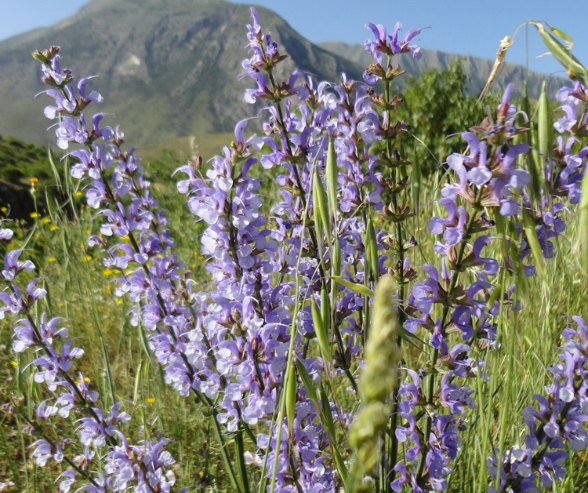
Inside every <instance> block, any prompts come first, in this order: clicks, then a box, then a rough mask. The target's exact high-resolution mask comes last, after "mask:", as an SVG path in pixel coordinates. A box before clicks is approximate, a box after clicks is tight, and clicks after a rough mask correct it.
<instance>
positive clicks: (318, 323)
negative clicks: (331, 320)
mask: <svg viewBox="0 0 588 493" xmlns="http://www.w3.org/2000/svg"><path fill="white" fill-rule="evenodd" d="M310 310H311V312H312V321H313V323H314V331H315V332H316V339H317V341H318V344H319V349H320V351H321V355H322V357H323V360H324V361H325V365H328V364H329V363H330V361H331V351H330V348H329V334H328V333H327V327H325V324H324V323H323V315H322V313H321V312H320V310H319V308H318V306H317V304H316V302H315V301H314V298H313V299H311V300H310Z"/></svg>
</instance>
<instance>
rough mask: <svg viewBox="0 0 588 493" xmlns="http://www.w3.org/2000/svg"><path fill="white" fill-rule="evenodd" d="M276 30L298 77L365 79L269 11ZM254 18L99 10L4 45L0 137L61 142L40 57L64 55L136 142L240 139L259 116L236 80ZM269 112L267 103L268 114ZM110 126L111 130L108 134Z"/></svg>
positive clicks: (229, 12)
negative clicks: (239, 131) (216, 136)
mask: <svg viewBox="0 0 588 493" xmlns="http://www.w3.org/2000/svg"><path fill="white" fill-rule="evenodd" d="M258 14H259V18H260V22H261V24H262V26H264V28H265V29H271V31H272V34H273V36H274V38H275V39H276V41H278V43H279V44H280V47H281V52H282V53H284V52H285V53H287V54H288V55H289V58H288V59H286V60H285V61H284V62H283V63H281V64H280V65H279V66H278V70H277V72H278V77H282V78H283V77H286V80H287V76H286V74H289V73H290V72H291V71H292V70H293V69H294V67H298V68H300V69H303V70H307V71H309V72H312V73H314V74H315V75H317V77H318V78H319V79H321V80H324V79H327V80H333V79H335V78H336V77H337V74H340V73H341V72H342V71H346V72H347V73H348V74H349V75H350V76H351V77H354V78H358V77H361V68H360V67H359V66H356V65H355V64H354V63H353V62H350V61H349V60H347V59H345V58H342V57H341V56H339V55H336V54H333V53H331V52H328V51H326V50H324V49H323V48H320V47H318V46H316V45H314V44H313V43H311V42H310V41H308V40H306V39H304V38H303V37H302V36H300V35H299V34H298V33H296V32H295V31H294V30H293V29H292V27H290V25H288V23H287V22H286V21H285V20H284V19H282V18H281V17H279V16H278V15H276V14H275V13H273V12H272V11H270V10H268V9H265V8H262V7H260V8H258ZM250 22H251V19H250V13H249V8H248V7H247V6H245V5H236V4H232V3H229V2H226V1H224V0H93V1H91V2H90V3H88V4H87V5H86V6H84V7H83V8H82V9H80V10H79V11H78V12H77V13H76V14H75V15H74V16H72V17H70V18H68V19H65V20H63V21H61V22H60V23H58V24H56V25H54V26H51V27H48V28H42V29H36V30H34V31H31V32H28V33H25V34H22V35H18V36H15V37H13V38H10V39H7V40H5V41H2V42H0V66H1V67H2V70H1V71H0V115H2V117H1V118H0V135H5V136H8V135H10V136H13V137H16V138H19V139H21V140H24V141H27V142H35V143H45V142H49V141H52V140H53V132H52V131H50V132H49V133H47V132H46V127H47V126H49V125H50V124H51V123H52V122H49V120H47V119H45V117H44V116H43V107H44V106H45V105H46V104H48V103H49V102H50V101H52V100H51V99H50V98H48V97H47V96H44V95H41V96H39V97H38V98H37V99H36V100H33V96H34V94H36V93H38V92H39V91H42V90H43V89H45V88H44V87H43V85H42V84H41V83H40V81H39V76H40V70H39V64H38V63H37V62H35V61H34V60H33V59H32V57H31V53H32V52H33V51H34V50H37V49H40V50H42V49H45V48H47V47H48V46H49V45H58V46H61V60H62V64H63V66H65V67H67V68H70V69H72V70H73V72H74V75H75V76H76V77H78V78H79V77H82V76H88V75H95V74H99V78H97V79H94V80H92V81H91V83H90V84H89V86H88V87H90V86H91V88H92V89H96V90H98V91H99V92H100V93H101V94H102V95H103V96H104V98H105V102H104V103H103V104H102V106H101V107H100V111H103V112H105V113H115V114H116V119H114V120H112V123H115V122H117V123H120V124H121V128H122V129H123V131H124V132H125V134H126V136H127V138H128V140H129V142H132V143H133V144H138V145H145V144H154V143H157V142H162V141H167V140H170V139H174V138H178V137H183V136H188V135H192V134H195V133H198V134H202V133H213V132H223V131H231V130H232V129H233V126H234V125H235V123H236V122H237V121H238V120H240V119H242V118H245V117H249V116H252V115H253V114H255V108H252V107H251V105H248V104H246V103H245V102H244V100H243V92H244V89H245V88H246V87H251V86H254V84H253V83H252V81H251V80H241V81H239V80H238V79H237V76H238V75H239V74H240V73H242V72H243V69H242V67H241V60H242V59H243V58H245V57H246V56H247V50H246V48H245V45H246V42H247V39H246V33H247V29H246V25H247V24H248V23H250ZM262 106H263V104H261V103H260V105H259V107H260V108H261V107H262ZM109 123H110V122H107V123H106V124H109Z"/></svg>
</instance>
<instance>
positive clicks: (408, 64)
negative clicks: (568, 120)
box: [319, 41, 565, 98]
mask: <svg viewBox="0 0 588 493" xmlns="http://www.w3.org/2000/svg"><path fill="white" fill-rule="evenodd" d="M319 46H320V47H321V48H324V49H325V50H328V51H330V52H332V53H336V54H338V55H341V56H342V57H345V58H347V59H348V60H350V61H352V62H355V63H356V64H358V65H359V66H361V67H367V66H368V65H369V64H370V63H372V60H373V58H372V56H371V55H370V54H369V53H368V52H367V51H365V49H364V47H363V45H362V44H359V43H357V44H347V43H343V42H341V41H330V42H326V43H319ZM421 53H422V54H423V57H422V58H421V59H420V60H416V59H414V58H412V57H411V56H403V57H402V60H401V66H402V68H403V69H404V70H406V72H407V73H408V74H410V75H413V76H414V77H416V78H418V77H419V76H420V75H421V73H422V72H423V71H424V70H429V69H437V70H447V68H448V67H449V66H450V65H451V63H452V62H453V61H454V60H455V59H456V58H461V59H462V63H463V67H464V70H465V73H466V74H468V76H469V78H470V80H469V83H468V93H469V94H471V95H472V96H478V95H479V94H480V92H481V91H482V89H483V87H484V86H485V85H486V81H487V80H488V76H489V75H490V72H491V71H492V66H493V65H494V60H488V59H485V58H478V57H474V56H470V55H455V54H451V53H444V52H442V51H437V50H426V49H424V48H423V49H421ZM524 80H525V67H523V66H522V65H515V64H512V63H506V64H505V65H504V67H503V68H501V69H500V70H499V72H498V75H497V76H496V78H495V79H494V82H493V83H492V88H493V89H497V88H501V89H504V88H505V87H506V85H507V84H509V83H511V82H512V83H513V84H514V85H515V87H516V88H517V89H518V90H522V87H523V81H524ZM543 81H545V82H546V90H547V94H549V95H550V97H551V96H552V95H553V94H555V91H557V90H558V89H559V88H560V87H561V86H562V85H563V84H564V83H565V79H562V78H560V77H554V76H552V75H546V74H540V73H537V72H531V71H529V78H528V81H527V90H528V93H529V96H530V97H532V98H538V97H539V94H540V93H541V86H542V84H543Z"/></svg>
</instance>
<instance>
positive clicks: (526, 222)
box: [523, 211, 546, 275]
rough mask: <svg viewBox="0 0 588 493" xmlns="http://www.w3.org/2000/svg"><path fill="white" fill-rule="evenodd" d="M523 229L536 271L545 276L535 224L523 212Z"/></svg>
mask: <svg viewBox="0 0 588 493" xmlns="http://www.w3.org/2000/svg"><path fill="white" fill-rule="evenodd" d="M523 228H524V230H525V233H526V235H527V241H528V242H529V246H530V247H531V251H532V252H533V257H534V258H535V263H536V264H537V270H538V271H539V272H540V273H541V275H545V273H546V272H545V265H544V262H543V251H542V250H541V244H540V243H539V238H537V232H536V231H535V223H534V222H533V219H532V218H531V217H530V216H529V214H528V213H526V212H525V211H523Z"/></svg>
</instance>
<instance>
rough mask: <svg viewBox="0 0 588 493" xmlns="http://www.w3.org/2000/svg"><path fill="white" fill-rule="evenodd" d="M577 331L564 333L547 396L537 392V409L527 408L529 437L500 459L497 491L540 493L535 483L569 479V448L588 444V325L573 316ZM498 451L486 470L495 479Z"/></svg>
mask: <svg viewBox="0 0 588 493" xmlns="http://www.w3.org/2000/svg"><path fill="white" fill-rule="evenodd" d="M572 318H573V320H574V322H575V324H576V327H575V328H567V329H565V330H564V332H563V338H564V339H565V342H564V344H563V348H562V352H561V354H560V361H559V362H558V363H555V364H554V365H552V366H551V367H550V368H549V371H550V373H551V375H552V381H551V384H550V385H546V386H545V393H546V395H547V397H545V396H543V395H540V394H536V395H535V396H534V398H535V400H536V401H537V403H538V404H539V409H536V408H534V407H532V406H528V407H526V408H525V409H524V410H523V417H524V419H525V424H526V425H527V427H528V430H529V431H528V433H527V434H525V435H524V436H523V437H521V441H520V444H519V445H518V446H514V447H511V448H510V449H509V450H507V451H505V453H504V456H503V457H502V460H501V461H500V467H501V474H500V486H499V487H494V491H517V492H531V491H537V487H536V483H537V481H538V480H539V481H540V484H541V486H543V487H544V488H549V487H552V486H553V483H554V481H561V480H563V478H564V476H565V471H566V470H565V467H564V466H565V461H566V459H567V458H568V457H569V454H568V452H567V451H566V449H567V447H568V446H569V448H570V449H571V450H572V451H573V452H580V451H581V450H584V449H585V448H586V447H587V446H588V432H586V429H585V427H584V423H585V422H586V421H588V396H587V395H586V392H587V391H588V371H587V370H586V368H587V356H586V355H587V354H588V327H587V326H586V322H585V321H584V319H583V318H581V317H572ZM499 454H500V451H499V450H496V451H495V454H494V455H493V456H491V457H489V458H488V469H489V471H490V474H491V475H492V476H493V477H496V476H497V469H498V455H499Z"/></svg>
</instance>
